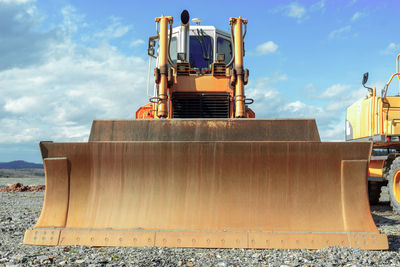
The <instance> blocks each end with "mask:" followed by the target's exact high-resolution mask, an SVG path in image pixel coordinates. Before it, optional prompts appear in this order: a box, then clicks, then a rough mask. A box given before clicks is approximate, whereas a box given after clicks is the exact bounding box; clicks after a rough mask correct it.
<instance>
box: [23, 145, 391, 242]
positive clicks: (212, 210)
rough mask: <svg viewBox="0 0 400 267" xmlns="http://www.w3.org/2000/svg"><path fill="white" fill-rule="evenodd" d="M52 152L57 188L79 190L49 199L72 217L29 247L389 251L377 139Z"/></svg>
mask: <svg viewBox="0 0 400 267" xmlns="http://www.w3.org/2000/svg"><path fill="white" fill-rule="evenodd" d="M41 146H42V149H41V150H42V151H43V152H44V153H45V158H48V159H47V160H45V167H46V174H47V176H46V183H47V185H48V186H49V187H50V188H51V187H54V186H56V185H57V184H59V183H60V182H62V184H63V186H65V184H64V183H65V181H66V179H65V177H66V176H67V177H68V181H69V188H70V190H69V197H68V200H65V195H64V194H47V193H46V198H45V203H44V205H45V206H46V205H47V204H48V203H50V202H51V203H60V208H63V207H64V204H65V203H68V210H67V211H66V214H65V216H66V220H65V224H64V225H59V222H60V221H61V220H60V216H61V215H59V210H58V209H57V208H52V210H47V211H45V213H43V212H42V214H41V218H40V219H39V221H38V223H37V224H36V226H35V227H34V229H32V230H28V231H27V233H26V234H25V239H24V243H25V244H35V245H88V246H154V245H155V246H168V247H229V248H231V247H243V248H312V249H316V248H322V247H326V246H336V245H338V246H348V247H360V248H363V249H387V248H388V243H387V238H386V236H385V235H382V234H380V233H379V231H378V229H377V228H376V226H375V224H374V221H373V219H372V217H371V214H370V210H369V205H368V196H367V184H366V181H367V180H366V175H367V163H368V157H369V152H370V144H369V143H321V142H269V141H262V142H261V141H253V142H245V141H243V142H240V141H235V142H89V143H47V142H46V143H42V144H41ZM60 157H61V159H59V161H56V162H52V160H51V159H52V158H60ZM63 158H66V159H67V161H68V168H64V167H63V166H65V165H63V164H64V163H63V162H64V161H63ZM49 162H52V163H55V164H54V165H49ZM48 168H53V170H54V169H55V168H59V170H60V171H59V172H54V171H49V170H48ZM46 190H47V189H46ZM43 216H45V217H46V220H45V222H46V223H42V222H43V221H44V220H42V217H43ZM61 217H62V216H61ZM52 218H54V223H52V222H51V220H52ZM51 225H54V227H50V226H51ZM51 238H52V239H51Z"/></svg>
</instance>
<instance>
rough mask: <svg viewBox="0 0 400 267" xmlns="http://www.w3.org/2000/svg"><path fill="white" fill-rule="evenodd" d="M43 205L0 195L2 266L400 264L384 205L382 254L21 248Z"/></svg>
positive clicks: (397, 231)
mask: <svg viewBox="0 0 400 267" xmlns="http://www.w3.org/2000/svg"><path fill="white" fill-rule="evenodd" d="M381 199H382V198H381ZM383 199H384V198H383ZM42 201H43V192H30V193H0V266H21V265H25V266H32V265H36V266H43V265H47V264H54V265H65V266H221V267H222V266H372V265H377V266H400V253H399V252H400V216H399V215H396V214H395V213H393V212H392V210H391V208H390V207H389V206H388V205H384V204H385V203H383V204H382V205H379V206H373V207H372V212H373V217H374V220H375V222H376V224H377V225H378V227H379V229H380V230H381V232H383V233H386V234H387V235H388V236H389V242H390V250H389V251H383V252H382V251H362V250H360V249H348V248H338V247H330V248H325V249H321V250H250V249H171V248H153V247H143V248H90V247H78V246H75V247H38V246H24V245H23V244H22V241H23V236H24V231H25V229H27V228H30V227H32V226H33V225H34V224H35V222H36V220H37V218H38V217H39V214H40V210H41V207H42ZM386 204H387V203H386Z"/></svg>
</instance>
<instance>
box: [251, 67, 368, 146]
mask: <svg viewBox="0 0 400 267" xmlns="http://www.w3.org/2000/svg"><path fill="white" fill-rule="evenodd" d="M285 80H287V76H286V75H280V74H274V75H273V76H272V77H264V78H261V79H257V80H255V81H253V82H249V85H248V86H247V88H246V95H247V96H248V97H251V98H254V99H255V102H254V104H253V105H252V106H251V108H252V109H253V110H254V111H255V113H256V117H258V118H315V119H316V121H317V125H318V130H319V133H320V136H321V139H322V140H323V141H343V140H344V120H345V112H346V108H347V107H348V106H349V105H351V104H352V103H354V102H355V101H356V100H358V99H360V98H362V97H364V96H365V95H366V93H367V91H366V89H365V88H363V87H359V88H356V89H352V88H351V86H349V85H345V84H335V85H332V86H330V87H329V88H327V89H325V90H323V92H322V93H320V94H319V95H317V96H316V97H311V99H313V98H314V99H315V98H317V99H320V101H318V102H316V103H318V104H314V103H306V102H305V101H304V100H295V101H289V100H288V96H285V95H283V94H282V93H280V92H279V90H278V89H277V88H276V85H277V84H279V83H280V82H283V81H285ZM305 90H309V91H310V94H312V95H316V94H317V88H316V87H315V86H314V85H313V84H308V85H306V86H305Z"/></svg>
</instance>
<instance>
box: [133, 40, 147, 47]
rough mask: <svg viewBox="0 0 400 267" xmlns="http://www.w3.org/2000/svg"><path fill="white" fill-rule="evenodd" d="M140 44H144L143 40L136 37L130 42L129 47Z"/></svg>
mask: <svg viewBox="0 0 400 267" xmlns="http://www.w3.org/2000/svg"><path fill="white" fill-rule="evenodd" d="M142 44H144V41H143V40H142V39H138V40H135V41H133V42H131V44H130V46H131V47H135V46H139V45H142Z"/></svg>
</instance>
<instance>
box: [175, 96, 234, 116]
mask: <svg viewBox="0 0 400 267" xmlns="http://www.w3.org/2000/svg"><path fill="white" fill-rule="evenodd" d="M172 110H173V111H172V112H173V116H174V118H229V94H227V93H219V94H213V93H174V94H173V95H172Z"/></svg>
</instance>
